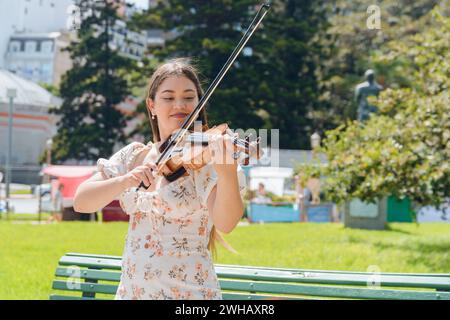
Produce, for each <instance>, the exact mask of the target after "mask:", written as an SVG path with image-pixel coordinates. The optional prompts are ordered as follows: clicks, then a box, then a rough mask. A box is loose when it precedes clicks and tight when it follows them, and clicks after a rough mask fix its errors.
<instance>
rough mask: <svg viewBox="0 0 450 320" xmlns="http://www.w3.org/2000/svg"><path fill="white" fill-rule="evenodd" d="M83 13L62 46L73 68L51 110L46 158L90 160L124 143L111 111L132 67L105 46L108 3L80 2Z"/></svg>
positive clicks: (120, 119)
mask: <svg viewBox="0 0 450 320" xmlns="http://www.w3.org/2000/svg"><path fill="white" fill-rule="evenodd" d="M77 4H78V6H79V7H80V9H81V12H82V13H85V12H88V11H91V12H92V14H91V15H83V17H82V21H81V28H80V29H79V30H78V34H77V40H76V41H72V42H71V44H70V46H69V47H68V51H69V52H70V56H71V59H72V61H73V68H72V69H70V70H69V71H68V72H67V73H66V74H65V75H64V76H63V79H62V83H61V87H60V94H61V97H62V98H63V99H64V102H63V105H62V106H61V108H59V109H53V110H52V112H53V113H55V114H57V115H60V116H61V120H60V121H59V122H58V133H57V135H56V136H55V137H54V138H53V142H54V143H53V151H52V157H53V159H52V161H65V160H67V159H86V160H96V159H98V158H99V157H100V156H107V155H110V154H111V153H112V152H113V147H114V145H115V144H116V143H124V142H125V134H124V131H123V130H124V128H125V125H126V123H125V117H124V116H123V114H122V113H121V112H120V111H119V110H117V109H116V107H115V106H116V105H118V104H119V103H120V102H121V101H123V100H124V98H125V97H126V96H127V95H128V94H129V93H130V90H129V86H128V83H127V80H126V74H127V73H128V72H130V70H132V68H133V63H132V62H131V61H130V59H127V58H123V57H121V56H120V55H119V54H118V53H117V52H116V51H115V50H112V49H111V48H110V46H109V41H110V39H111V28H112V27H113V26H114V24H115V21H116V20H117V19H118V17H117V13H116V9H115V5H114V4H112V3H111V2H109V1H94V0H80V1H78V3H77Z"/></svg>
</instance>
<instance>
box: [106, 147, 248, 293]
mask: <svg viewBox="0 0 450 320" xmlns="http://www.w3.org/2000/svg"><path fill="white" fill-rule="evenodd" d="M153 147H155V145H154V144H152V143H151V142H149V143H148V144H147V145H144V144H142V143H138V142H133V143H131V144H129V145H127V146H125V147H124V148H122V149H121V150H119V151H118V152H117V153H115V154H114V155H113V156H112V157H111V158H110V159H103V158H101V159H99V160H98V161H97V169H98V171H99V172H100V173H101V174H102V176H103V177H104V178H105V179H109V178H112V177H117V176H119V175H123V174H126V173H127V172H128V171H129V170H131V166H132V165H133V162H134V160H135V158H136V156H137V155H138V154H139V153H140V152H141V151H143V148H150V149H151V148H153ZM187 171H188V173H189V175H188V176H184V177H181V178H179V179H178V180H176V181H174V182H172V183H169V184H167V185H163V186H161V187H160V188H159V189H157V190H155V191H151V192H147V191H141V190H139V191H136V188H130V189H127V190H125V191H124V192H123V193H122V194H121V195H120V196H119V201H120V205H121V206H122V208H123V209H124V211H125V212H126V213H127V214H128V215H130V223H129V227H128V233H127V236H126V239H125V247H124V252H123V257H122V275H121V280H120V284H119V287H118V290H117V293H116V296H115V299H116V300H141V299H152V300H156V299H198V300H200V299H214V300H220V299H222V295H221V292H220V286H219V282H218V279H217V275H216V273H215V270H214V265H213V261H212V257H211V254H210V251H209V250H208V249H207V245H208V241H209V235H210V232H211V229H212V226H213V224H212V220H211V219H210V217H209V213H208V208H207V200H208V195H209V194H210V192H211V191H212V189H213V188H214V186H215V185H216V183H217V175H216V172H215V171H214V168H213V166H212V165H211V164H209V165H207V166H205V167H203V168H201V169H200V170H195V171H193V170H190V169H187ZM238 179H239V189H240V192H241V195H242V196H243V194H244V192H245V188H246V183H245V175H244V173H243V170H242V168H241V167H240V166H238Z"/></svg>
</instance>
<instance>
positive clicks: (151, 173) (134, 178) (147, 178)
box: [124, 162, 156, 188]
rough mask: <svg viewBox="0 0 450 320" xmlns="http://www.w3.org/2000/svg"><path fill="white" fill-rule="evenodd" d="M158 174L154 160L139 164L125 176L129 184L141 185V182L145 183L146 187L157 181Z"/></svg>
mask: <svg viewBox="0 0 450 320" xmlns="http://www.w3.org/2000/svg"><path fill="white" fill-rule="evenodd" d="M155 176H156V165H155V164H154V163H153V162H149V163H147V164H144V165H141V166H138V167H136V168H134V169H133V170H131V171H130V172H128V173H127V174H126V175H125V176H124V178H125V180H126V181H127V186H128V187H129V188H131V187H139V185H140V184H141V182H143V183H144V185H145V186H146V187H150V186H151V185H153V184H154V183H155Z"/></svg>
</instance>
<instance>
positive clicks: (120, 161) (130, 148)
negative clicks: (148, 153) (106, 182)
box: [97, 142, 146, 179]
mask: <svg viewBox="0 0 450 320" xmlns="http://www.w3.org/2000/svg"><path fill="white" fill-rule="evenodd" d="M145 147H146V146H145V145H144V144H143V143H140V142H132V143H130V144H128V145H126V146H125V147H123V148H122V149H120V150H119V151H117V152H116V153H115V154H114V155H112V156H111V158H109V159H104V158H100V159H98V160H97V171H98V172H100V173H101V175H102V176H103V178H104V179H110V178H114V177H118V176H122V175H124V174H126V173H127V172H128V171H129V170H130V168H131V165H132V164H133V162H134V160H135V159H136V156H137V155H138V154H139V153H140V152H141V151H142V150H143V149H144V148H145Z"/></svg>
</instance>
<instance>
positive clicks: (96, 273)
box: [55, 267, 121, 282]
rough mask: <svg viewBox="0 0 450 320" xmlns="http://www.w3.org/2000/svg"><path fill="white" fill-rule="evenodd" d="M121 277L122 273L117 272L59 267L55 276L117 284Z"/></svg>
mask: <svg viewBox="0 0 450 320" xmlns="http://www.w3.org/2000/svg"><path fill="white" fill-rule="evenodd" d="M120 275H121V273H120V272H117V271H104V270H91V269H76V268H71V267H69V268H64V267H58V268H57V269H56V272H55V276H58V277H79V278H80V279H94V280H104V281H117V282H119V281H120Z"/></svg>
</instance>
